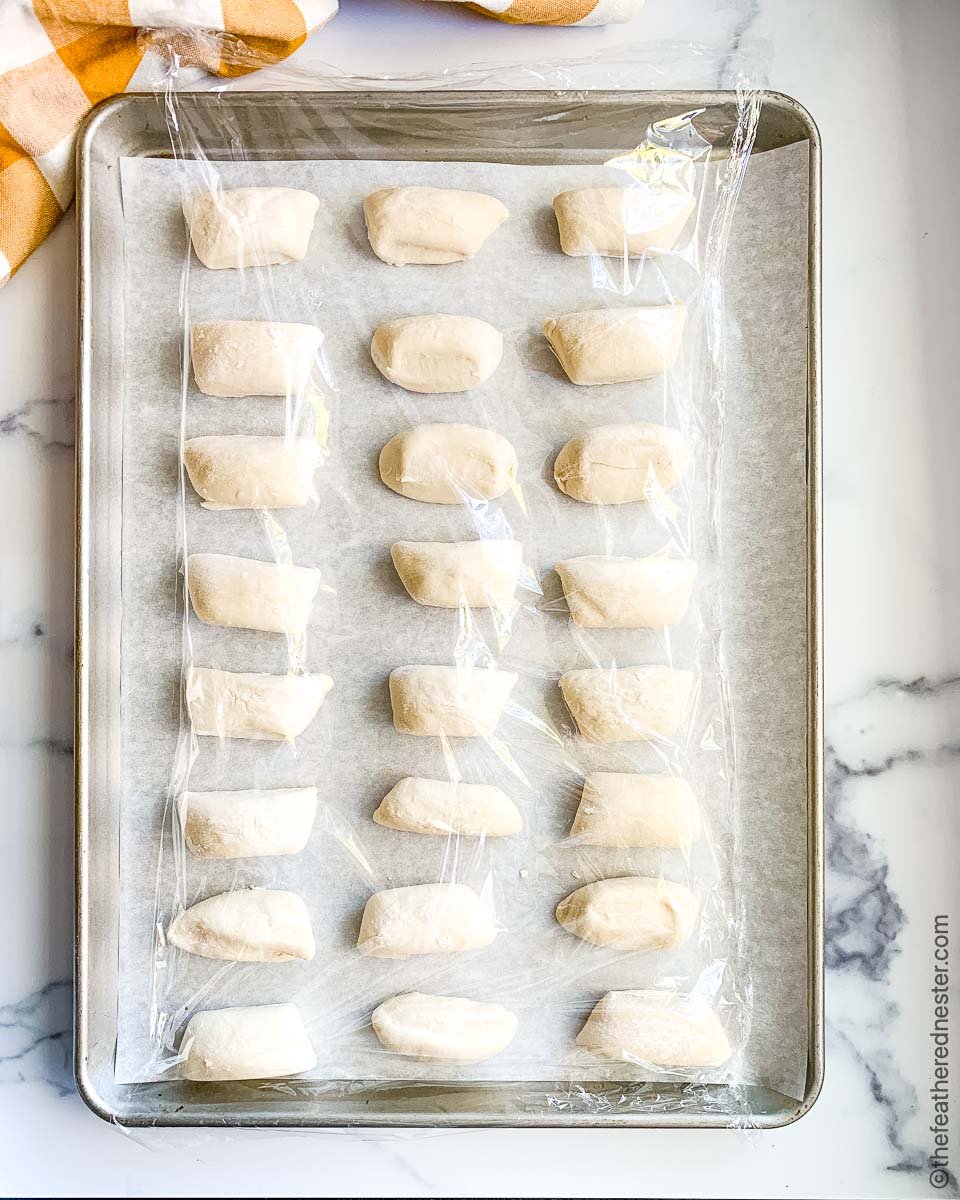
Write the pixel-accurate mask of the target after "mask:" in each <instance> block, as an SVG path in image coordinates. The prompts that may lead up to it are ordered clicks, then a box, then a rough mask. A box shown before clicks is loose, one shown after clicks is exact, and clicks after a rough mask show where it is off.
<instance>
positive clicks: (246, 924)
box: [167, 888, 316, 962]
mask: <svg viewBox="0 0 960 1200" xmlns="http://www.w3.org/2000/svg"><path fill="white" fill-rule="evenodd" d="M167 941H169V942H170V943H171V944H172V945H174V946H178V947H179V948H180V949H181V950H185V951H186V952H187V953H188V954H197V955H199V956H200V957H201V958H222V959H226V960H227V961H229V962H289V961H290V960H291V959H311V958H313V956H314V954H315V953H316V943H315V942H314V940H313V930H312V929H311V928H310V915H309V913H308V912H307V906H306V905H305V904H304V902H303V901H302V900H301V899H300V897H299V896H298V895H297V894H296V893H295V892H282V891H275V890H273V889H269V888H236V889H234V890H233V891H230V892H220V894H219V895H217V896H210V897H209V898H208V899H206V900H201V901H200V902H199V904H194V905H192V906H191V907H190V908H185V909H184V910H183V911H182V912H180V913H178V914H177V916H175V917H174V919H173V920H172V921H171V922H170V924H169V926H168V927H167Z"/></svg>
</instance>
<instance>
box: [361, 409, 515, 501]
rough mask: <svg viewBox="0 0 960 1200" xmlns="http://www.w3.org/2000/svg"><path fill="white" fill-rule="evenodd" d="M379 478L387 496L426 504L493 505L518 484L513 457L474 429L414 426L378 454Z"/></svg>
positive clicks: (506, 446) (494, 437)
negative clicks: (388, 491)
mask: <svg viewBox="0 0 960 1200" xmlns="http://www.w3.org/2000/svg"><path fill="white" fill-rule="evenodd" d="M380 478H381V479H382V480H383V482H384V483H385V484H386V485H387V487H388V488H390V489H391V491H394V492H399V494H400V495H401V496H407V497H408V498H409V499H411V500H422V501H424V502H426V503H427V504H465V503H466V504H469V503H470V502H471V501H474V500H496V499H497V497H498V496H502V495H503V493H504V492H505V491H507V489H508V488H510V487H512V486H514V485H515V483H516V479H517V452H516V451H515V450H514V448H513V447H512V446H511V445H510V443H509V442H508V441H507V439H506V438H505V437H501V436H500V434H499V433H494V432H493V430H492V429H480V428H479V427H478V426H476V425H459V424H449V425H418V426H417V427H416V428H415V429H407V430H404V432H403V433H398V434H397V435H396V436H395V437H392V438H391V439H390V441H389V442H387V444H386V445H385V446H384V447H383V449H382V450H381V451H380Z"/></svg>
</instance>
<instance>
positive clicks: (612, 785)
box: [570, 771, 700, 850]
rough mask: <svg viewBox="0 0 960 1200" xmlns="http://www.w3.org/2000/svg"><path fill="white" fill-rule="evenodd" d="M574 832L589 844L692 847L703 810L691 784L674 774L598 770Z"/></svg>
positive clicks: (582, 799) (590, 779)
mask: <svg viewBox="0 0 960 1200" xmlns="http://www.w3.org/2000/svg"><path fill="white" fill-rule="evenodd" d="M570 836H571V837H574V838H576V839H577V841H578V842H580V843H581V844H583V845H585V846H636V847H640V848H643V849H658V850H672V849H681V850H687V849H689V847H690V845H691V843H693V842H695V841H696V840H697V838H699V836H700V809H699V806H698V805H697V801H696V797H695V796H694V794H693V789H692V788H691V786H690V784H689V783H687V781H686V780H685V779H680V778H679V777H677V776H675V775H639V774H632V773H629V772H619V771H593V772H591V773H590V774H589V775H588V776H587V777H586V779H585V780H584V781H583V791H582V793H581V795H580V806H579V807H578V809H577V815H576V816H575V817H574V819H573V825H572V826H571V828H570Z"/></svg>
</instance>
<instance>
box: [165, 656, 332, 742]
mask: <svg viewBox="0 0 960 1200" xmlns="http://www.w3.org/2000/svg"><path fill="white" fill-rule="evenodd" d="M332 687H333V680H332V679H331V678H330V676H329V675H261V674H254V673H252V672H248V671H239V672H238V671H218V670H216V669H215V668H213V667H191V668H190V670H189V672H188V674H187V707H188V709H189V711H190V723H191V725H192V726H193V732H194V733H196V734H197V735H198V736H199V737H229V738H251V739H253V740H255V741H268V742H281V741H287V740H290V739H292V738H295V737H298V736H299V735H300V734H301V733H303V731H304V730H305V729H306V727H307V726H308V725H309V724H310V722H311V721H312V720H313V718H314V717H315V716H316V715H317V710H318V709H319V708H320V705H321V704H322V703H323V702H324V700H325V699H326V698H327V694H328V693H329V691H330V689H331V688H332Z"/></svg>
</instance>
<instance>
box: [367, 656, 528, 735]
mask: <svg viewBox="0 0 960 1200" xmlns="http://www.w3.org/2000/svg"><path fill="white" fill-rule="evenodd" d="M517 678H518V676H516V675H515V674H514V673H513V672H512V671H497V670H494V669H492V668H485V667H470V666H468V667H463V668H462V669H461V668H457V667H397V668H396V670H394V671H391V673H390V703H391V705H392V706H393V723H394V725H395V726H396V727H397V729H398V730H399V731H400V732H401V733H413V734H416V735H417V736H418V737H492V736H493V733H494V731H495V729H496V728H497V722H498V721H499V720H500V716H501V714H502V712H503V709H504V706H505V705H506V703H507V700H508V699H509V698H510V693H511V692H512V691H513V689H514V686H515V685H516V682H517Z"/></svg>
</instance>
